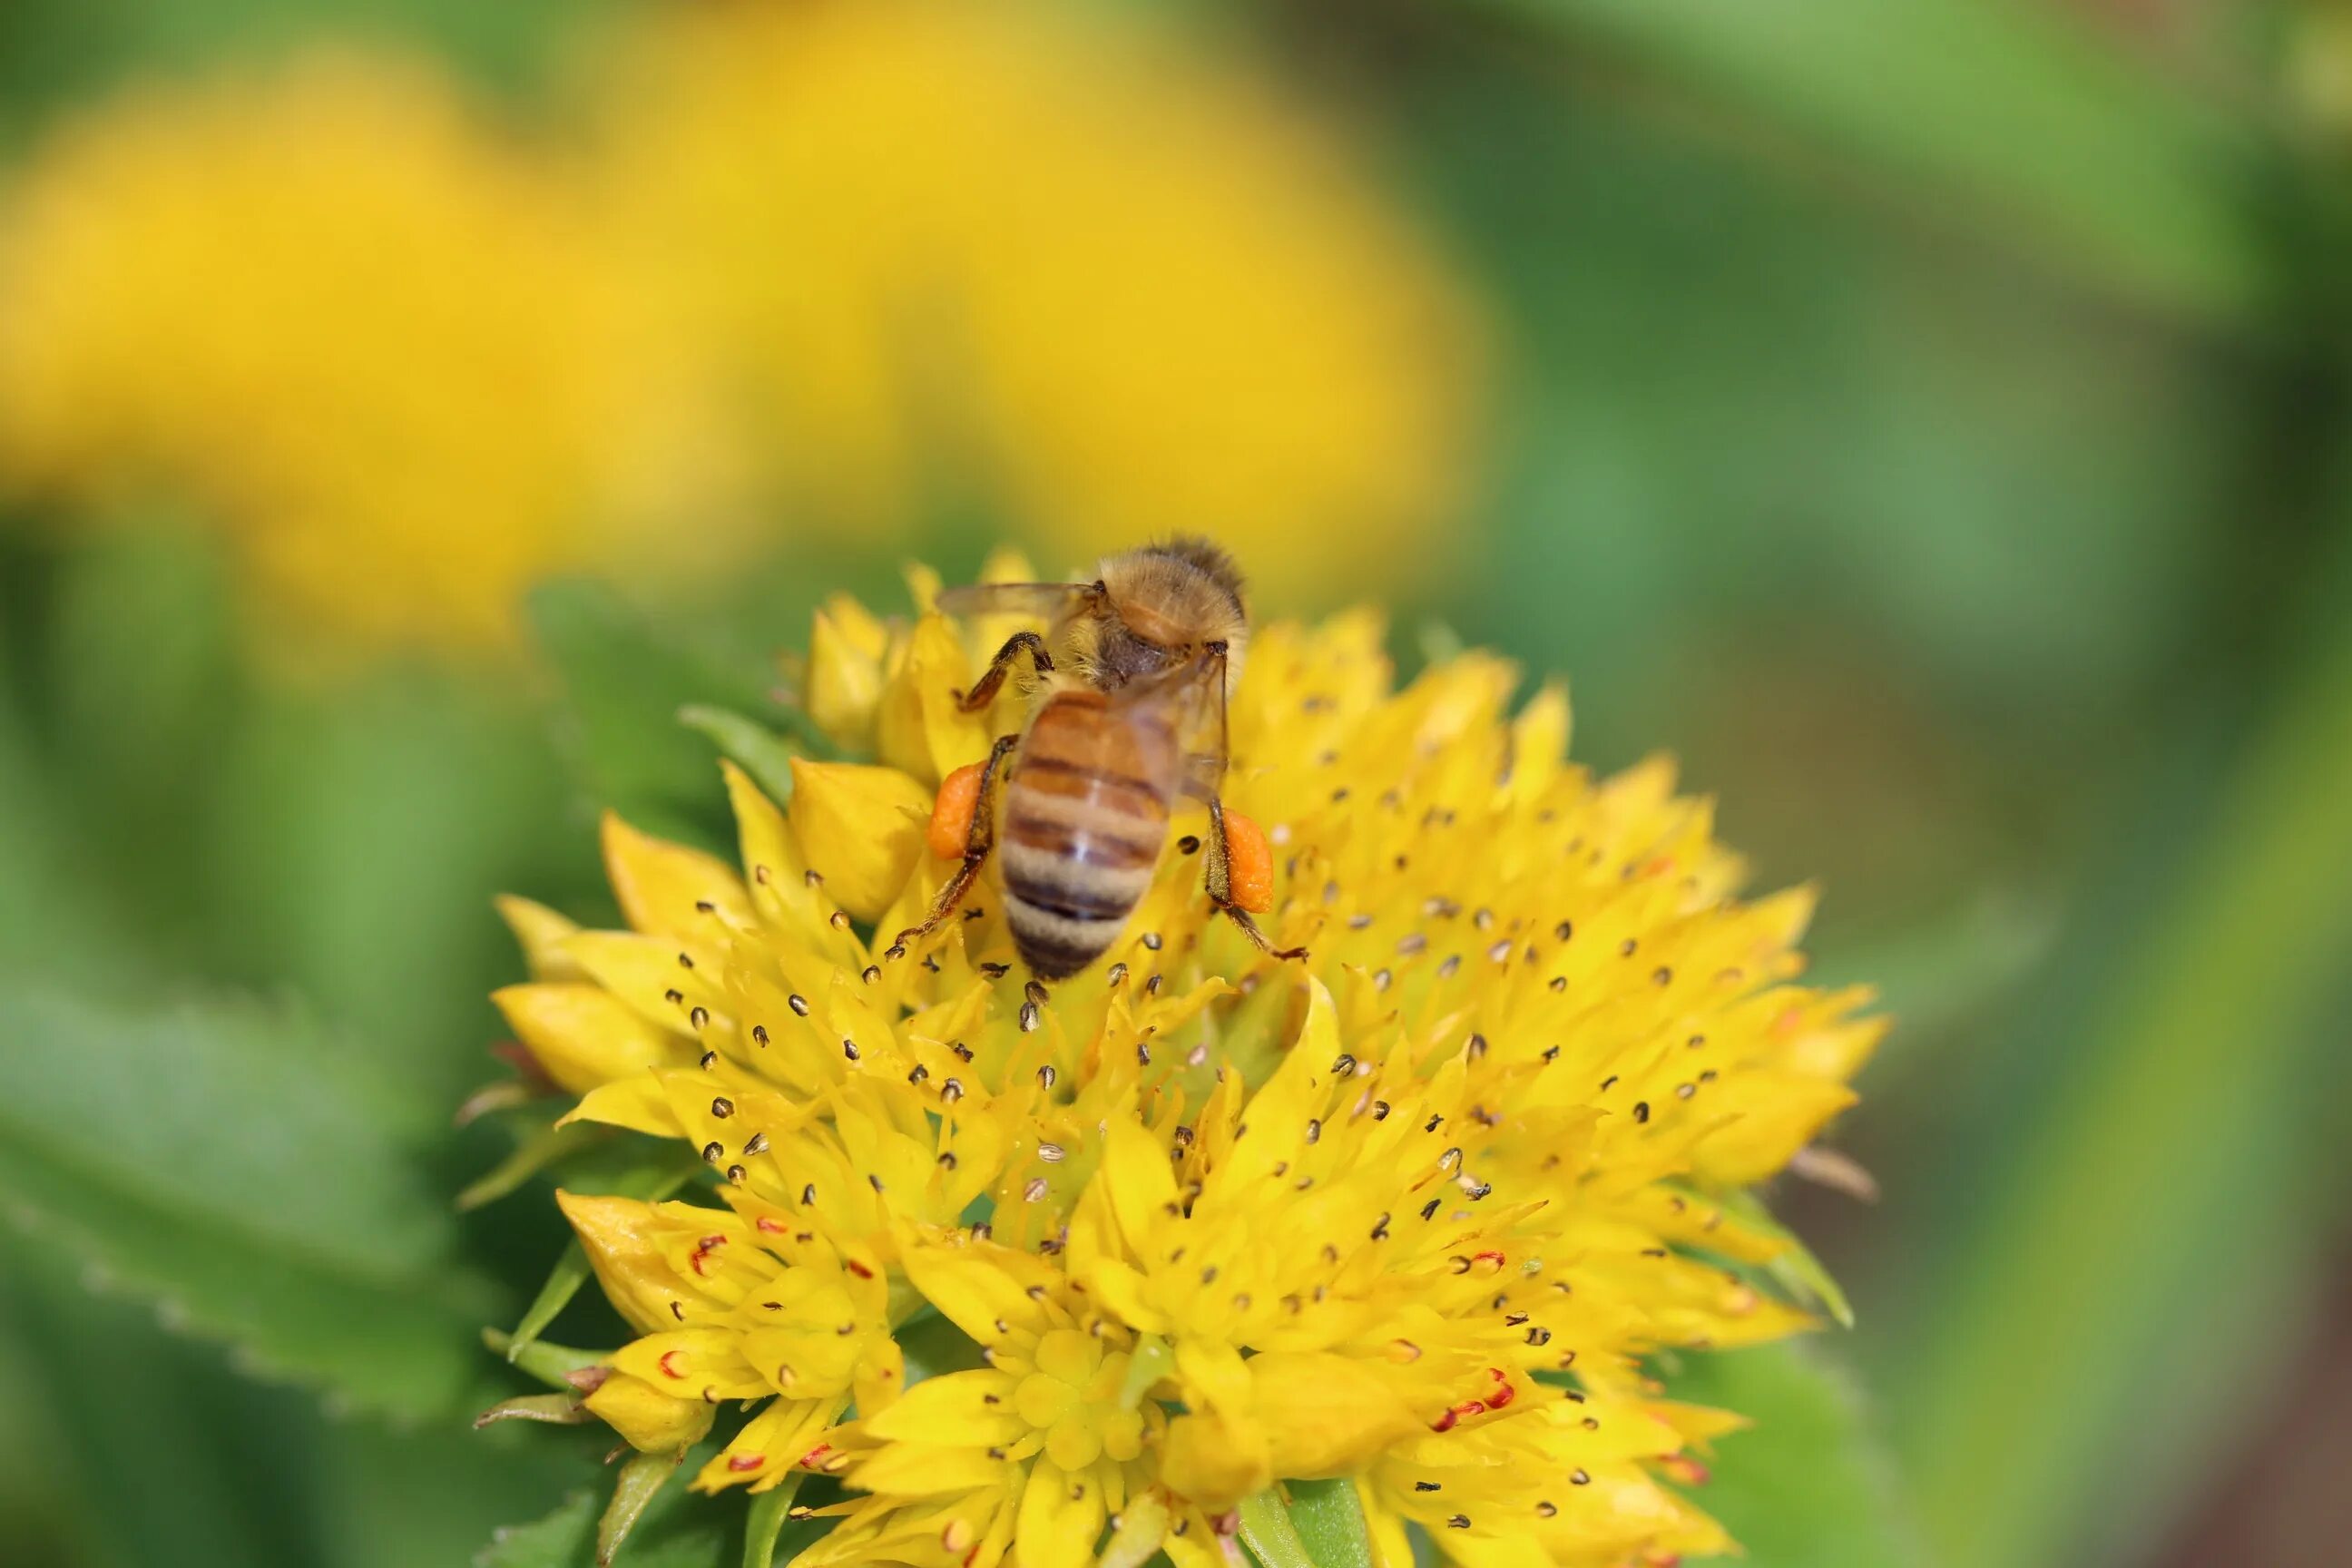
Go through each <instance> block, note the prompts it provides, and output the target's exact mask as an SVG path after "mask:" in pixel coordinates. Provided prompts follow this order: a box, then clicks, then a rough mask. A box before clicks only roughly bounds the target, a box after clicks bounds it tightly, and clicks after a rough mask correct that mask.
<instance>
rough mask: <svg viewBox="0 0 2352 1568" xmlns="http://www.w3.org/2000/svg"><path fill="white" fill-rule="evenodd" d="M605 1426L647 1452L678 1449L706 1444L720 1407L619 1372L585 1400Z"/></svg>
mask: <svg viewBox="0 0 2352 1568" xmlns="http://www.w3.org/2000/svg"><path fill="white" fill-rule="evenodd" d="M585 1403H586V1405H587V1406H588V1408H589V1409H590V1410H592V1411H594V1412H595V1413H596V1415H598V1416H599V1417H601V1418H602V1419H603V1420H604V1424H605V1425H607V1426H610V1427H612V1428H613V1430H614V1431H615V1432H618V1433H619V1434H620V1435H621V1436H623V1437H625V1438H626V1439H627V1440H628V1442H629V1445H630V1447H635V1448H641V1449H643V1450H645V1451H646V1452H647V1453H653V1452H656V1451H657V1450H663V1449H668V1450H675V1449H678V1448H684V1447H690V1446H691V1445H693V1444H696V1443H698V1442H700V1441H702V1435H703V1434H704V1433H706V1432H708V1431H709V1430H710V1419H711V1417H712V1416H713V1415H717V1414H718V1412H719V1406H717V1405H713V1404H711V1403H710V1401H709V1400H707V1399H705V1398H703V1397H702V1396H701V1395H700V1394H696V1395H694V1396H693V1397H692V1398H679V1397H677V1395H675V1394H665V1393H663V1392H662V1391H661V1390H660V1389H658V1388H656V1387H655V1386H654V1385H653V1384H650V1383H647V1382H646V1380H645V1379H644V1378H641V1377H633V1376H631V1375H630V1374H629V1373H625V1372H616V1373H611V1374H609V1375H608V1376H606V1378H605V1379H604V1384H603V1385H602V1386H601V1387H599V1388H598V1389H597V1390H596V1392H595V1393H593V1394H590V1395H589V1396H588V1398H587V1400H586V1401H585Z"/></svg>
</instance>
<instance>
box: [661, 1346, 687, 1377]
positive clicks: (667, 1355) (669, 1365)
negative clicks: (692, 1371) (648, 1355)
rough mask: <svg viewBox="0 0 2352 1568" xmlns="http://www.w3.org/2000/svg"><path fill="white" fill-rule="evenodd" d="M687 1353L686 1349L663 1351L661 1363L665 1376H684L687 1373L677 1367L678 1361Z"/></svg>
mask: <svg viewBox="0 0 2352 1568" xmlns="http://www.w3.org/2000/svg"><path fill="white" fill-rule="evenodd" d="M685 1354H686V1352H684V1351H664V1352H662V1353H661V1361H660V1363H659V1364H660V1366H661V1369H662V1375H663V1376H664V1377H684V1376H685V1375H686V1373H682V1372H680V1371H679V1370H678V1369H677V1362H678V1361H679V1360H680V1359H682V1358H683V1357H684V1356H685Z"/></svg>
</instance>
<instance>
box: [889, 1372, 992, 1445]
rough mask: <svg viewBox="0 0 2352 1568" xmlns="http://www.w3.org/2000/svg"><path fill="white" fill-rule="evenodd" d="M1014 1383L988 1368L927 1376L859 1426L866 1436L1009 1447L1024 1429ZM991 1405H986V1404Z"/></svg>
mask: <svg viewBox="0 0 2352 1568" xmlns="http://www.w3.org/2000/svg"><path fill="white" fill-rule="evenodd" d="M1012 1395H1013V1379H1012V1378H1010V1377H1008V1376H1006V1375H1005V1374H1004V1373H1001V1372H997V1371H994V1370H992V1369H991V1368H988V1367H977V1368H974V1369H973V1370H971V1371H970V1372H950V1373H941V1374H940V1376H938V1377H927V1378H925V1379H923V1381H922V1382H920V1383H919V1384H915V1386H914V1387H912V1388H910V1389H908V1390H907V1392H906V1393H905V1394H901V1395H900V1396H899V1397H898V1401H897V1403H895V1404H893V1405H891V1406H890V1408H888V1409H887V1410H885V1411H883V1412H882V1413H881V1414H880V1415H868V1416H866V1417H865V1418H864V1419H863V1420H862V1421H861V1422H860V1423H859V1425H860V1426H861V1427H862V1428H863V1430H864V1431H865V1432H866V1435H867V1436H874V1437H882V1438H888V1439H904V1440H908V1441H918V1442H932V1443H948V1444H962V1445H964V1446H966V1447H974V1448H987V1447H995V1446H998V1445H1001V1444H1009V1443H1011V1442H1012V1441H1013V1440H1014V1439H1015V1438H1017V1437H1019V1436H1021V1435H1022V1433H1023V1432H1024V1430H1025V1429H1026V1428H1025V1426H1024V1423H1023V1421H1022V1420H1021V1417H1020V1416H1019V1415H1016V1414H1014V1412H1013V1400H1012ZM991 1400H993V1401H994V1403H991Z"/></svg>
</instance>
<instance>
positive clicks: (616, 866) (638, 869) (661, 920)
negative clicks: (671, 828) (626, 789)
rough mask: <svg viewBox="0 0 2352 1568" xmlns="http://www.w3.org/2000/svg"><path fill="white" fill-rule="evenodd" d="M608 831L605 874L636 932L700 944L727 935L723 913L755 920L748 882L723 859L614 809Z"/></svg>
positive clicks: (742, 920) (607, 817)
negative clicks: (639, 826)
mask: <svg viewBox="0 0 2352 1568" xmlns="http://www.w3.org/2000/svg"><path fill="white" fill-rule="evenodd" d="M604 874H605V875H606V876H607V877H609V878H610V879H612V883H613V897H614V899H616V900H619V901H620V905H621V913H622V914H623V915H625V916H626V917H627V919H628V922H629V924H630V925H631V926H632V927H634V928H635V930H637V931H644V932H645V933H646V934H647V935H649V936H653V935H659V936H673V937H677V938H678V939H679V940H680V941H684V942H697V941H710V940H713V939H715V938H717V937H719V936H720V935H722V934H724V932H725V930H726V927H725V926H724V925H722V924H720V923H719V917H724V918H725V919H726V920H727V921H732V922H733V923H735V924H737V925H749V924H750V923H751V901H750V900H748V899H747V898H745V896H744V893H743V884H742V882H741V881H740V879H737V877H736V875H735V872H734V870H733V869H732V868H730V867H729V866H728V864H727V862H725V861H724V860H721V859H719V858H717V857H716V856H712V855H705V854H704V853H703V852H702V851H701V850H699V849H688V847H686V846H684V845H682V844H671V843H668V842H667V841H666V840H664V839H659V838H656V837H651V836H650V835H647V834H644V833H640V832H638V831H637V830H636V829H635V828H634V827H631V826H629V825H628V824H627V823H625V822H624V821H622V820H621V819H620V817H619V816H616V815H615V814H614V813H612V812H609V811H608V812H606V813H605V814H604Z"/></svg>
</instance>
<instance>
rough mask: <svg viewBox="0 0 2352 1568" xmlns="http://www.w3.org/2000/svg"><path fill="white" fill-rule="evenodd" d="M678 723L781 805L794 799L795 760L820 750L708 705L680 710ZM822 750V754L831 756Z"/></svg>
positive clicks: (693, 705) (678, 711)
mask: <svg viewBox="0 0 2352 1568" xmlns="http://www.w3.org/2000/svg"><path fill="white" fill-rule="evenodd" d="M677 721H678V722H679V723H681V724H683V725H685V726H686V727H687V728H688V729H689V730H692V731H695V732H696V733H698V734H700V735H703V736H705V737H707V738H709V740H710V741H711V742H714V743H716V744H717V746H718V747H719V751H720V752H722V753H723V754H724V755H726V756H727V757H728V758H729V759H730V760H731V761H732V762H733V763H735V764H736V765H737V766H738V767H740V768H741V769H742V770H743V771H744V772H745V773H750V774H751V781H752V782H753V783H754V784H758V785H759V786H760V791H761V794H763V795H766V796H767V797H768V798H769V799H770V800H772V801H773V802H775V803H776V804H777V805H785V804H786V803H787V802H789V801H790V800H791V799H792V798H793V758H794V757H801V756H807V755H809V754H810V753H811V752H817V751H818V748H816V747H813V746H811V745H810V744H809V742H807V741H806V740H803V739H801V738H799V737H796V736H792V735H780V734H778V733H776V731H773V730H771V729H769V728H768V727H767V726H766V725H764V724H761V723H760V722H759V721H757V720H754V719H747V718H745V717H744V716H743V715H742V714H740V713H737V712H734V711H732V710H729V709H725V708H713V707H710V706H709V704H707V703H699V702H698V703H691V704H689V705H688V706H687V707H684V708H681V709H679V710H677ZM831 752H832V748H831V747H830V746H826V747H824V748H823V751H822V752H821V753H820V754H830V753H831Z"/></svg>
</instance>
